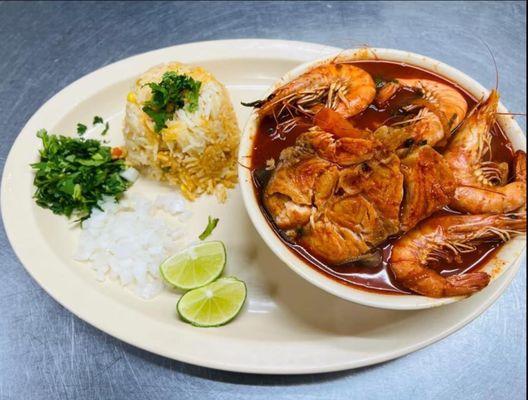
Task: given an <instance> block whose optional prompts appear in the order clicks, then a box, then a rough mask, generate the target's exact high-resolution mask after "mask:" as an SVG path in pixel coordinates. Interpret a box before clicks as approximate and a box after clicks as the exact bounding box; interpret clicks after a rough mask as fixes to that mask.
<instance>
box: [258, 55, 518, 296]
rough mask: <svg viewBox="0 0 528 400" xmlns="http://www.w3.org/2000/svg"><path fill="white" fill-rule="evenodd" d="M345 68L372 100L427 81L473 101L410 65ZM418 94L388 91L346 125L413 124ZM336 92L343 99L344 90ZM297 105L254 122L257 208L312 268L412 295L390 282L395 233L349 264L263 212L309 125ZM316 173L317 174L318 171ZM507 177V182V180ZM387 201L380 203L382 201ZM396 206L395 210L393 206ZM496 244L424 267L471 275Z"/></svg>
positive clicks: (497, 132)
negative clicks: (288, 153) (365, 77)
mask: <svg viewBox="0 0 528 400" xmlns="http://www.w3.org/2000/svg"><path fill="white" fill-rule="evenodd" d="M350 64H351V65H353V66H355V67H359V68H360V69H361V70H363V71H365V72H366V73H368V74H369V75H370V77H371V78H372V82H373V85H375V89H376V95H377V96H379V94H380V91H381V90H382V89H383V90H385V88H389V86H390V83H391V82H398V81H408V82H411V81H420V80H422V81H423V80H427V81H431V82H438V83H441V84H443V85H447V86H449V87H450V88H451V89H453V90H454V91H456V92H457V93H458V94H457V95H458V96H460V97H461V98H463V99H464V100H465V102H466V103H467V109H468V110H472V109H473V108H474V107H475V106H476V104H477V100H476V99H474V98H473V97H471V96H470V95H469V94H468V93H466V92H465V91H464V90H462V89H461V88H460V87H458V86H457V85H455V84H454V83H452V82H449V81H447V80H446V79H444V78H442V77H440V76H438V75H436V74H434V73H432V72H429V71H426V70H423V69H420V68H417V67H414V66H411V65H406V64H402V63H394V62H387V61H381V60H375V61H374V60H372V61H357V62H350ZM420 90H421V89H418V90H409V89H407V88H403V89H402V90H397V91H395V92H394V93H389V95H388V98H387V99H386V100H385V101H384V102H377V101H376V100H372V101H369V102H368V105H367V106H366V107H365V108H364V109H363V110H362V111H361V112H359V113H357V114H355V115H353V116H351V117H349V118H348V121H349V122H350V123H351V126H353V129H357V130H359V131H368V132H375V131H377V130H378V129H379V128H380V127H382V126H384V125H391V127H398V126H400V125H404V124H406V123H407V122H406V121H414V120H416V121H419V120H420V119H422V118H423V115H422V114H421V113H420V111H419V107H415V106H413V104H418V103H417V102H416V101H415V100H416V98H417V93H420ZM336 93H337V92H336ZM342 93H345V95H346V90H344V91H343V92H342ZM342 93H337V94H336V95H335V96H336V97H337V96H341V95H343V94H342ZM330 97H331V94H329V95H328V98H329V99H330ZM268 100H269V99H268ZM303 101H304V100H303ZM329 101H330V100H329ZM299 104H301V105H299ZM299 104H297V105H296V107H289V106H288V105H287V106H282V107H281V108H278V110H277V111H276V112H273V113H271V114H268V115H263V116H261V118H260V119H259V126H258V131H257V135H256V136H255V139H254V143H253V151H252V158H251V166H250V168H251V171H252V176H253V186H254V191H255V196H256V197H257V198H258V201H259V204H260V208H261V210H262V212H263V213H264V215H265V216H266V218H267V220H268V223H269V224H270V226H271V227H272V228H273V230H274V231H275V232H276V234H277V235H278V236H279V237H280V238H281V240H282V241H283V242H284V243H285V244H286V245H287V246H288V248H289V249H290V250H291V251H292V252H294V253H295V254H296V255H297V256H298V257H301V258H302V259H304V260H305V261H306V262H307V263H308V264H309V265H310V266H312V267H313V268H314V269H317V270H319V271H320V272H321V273H324V274H326V275H327V276H330V277H332V278H333V279H335V280H337V281H339V282H341V283H343V284H346V285H353V286H355V287H358V288H361V289H364V290H369V291H381V292H384V293H393V294H411V293H412V292H411V291H410V290H409V289H408V288H406V287H405V286H403V285H402V284H401V283H400V282H399V281H398V280H397V279H396V278H395V276H394V274H393V272H392V271H391V269H390V267H389V266H390V260H391V253H392V249H393V246H394V243H395V242H396V241H397V240H398V239H399V238H400V237H401V235H402V233H400V232H398V231H397V229H389V230H386V231H385V235H384V236H381V238H382V239H383V240H381V239H380V240H378V242H377V243H376V245H375V246H372V248H370V249H368V251H366V253H367V255H366V256H361V257H357V258H355V259H354V261H347V262H335V260H331V259H329V258H328V257H325V256H322V255H321V254H324V253H322V252H317V251H316V252H314V251H312V248H308V247H307V245H306V243H307V242H306V241H305V240H304V241H303V240H302V237H301V239H300V238H299V235H295V234H293V235H292V234H291V229H290V230H288V229H285V228H281V227H279V226H278V225H277V223H276V221H277V219H276V218H275V217H276V215H272V214H271V213H270V211H269V210H270V207H268V206H266V205H265V200H266V199H265V198H264V197H265V195H266V194H265V189H266V187H267V185H268V183H269V180H270V178H271V177H272V175H273V171H274V169H275V167H276V165H277V164H278V163H279V161H280V160H279V157H280V155H281V152H282V151H283V150H285V149H288V148H291V149H295V146H296V143H297V141H298V139H299V137H300V136H301V135H302V134H303V133H305V132H307V131H308V130H309V129H310V128H311V127H313V126H314V115H313V113H310V112H305V111H306V107H304V105H306V104H309V102H304V103H299ZM328 104H329V103H328V102H327V105H328ZM468 112H469V111H468ZM292 121H293V122H292ZM453 122H455V123H456V124H460V122H461V121H460V120H456V119H455V118H451V121H447V123H448V124H449V123H451V124H453ZM454 126H456V125H454ZM454 126H453V128H454ZM351 129H352V128H351ZM491 133H492V141H491V149H492V152H493V156H494V159H495V161H497V162H501V163H508V164H509V167H510V168H509V171H512V169H513V168H512V164H513V154H514V151H513V148H512V146H511V143H510V142H509V140H508V139H507V138H506V136H505V135H504V134H503V132H502V131H501V129H500V127H499V125H498V124H496V123H495V124H494V126H493V128H492V130H491ZM413 140H414V143H413ZM418 141H419V142H421V143H416V140H415V139H409V138H408V139H406V142H404V147H405V146H411V145H413V146H415V145H416V146H417V145H423V144H424V143H425V142H427V141H426V140H423V139H420V140H418ZM447 142H448V140H447V139H445V140H439V141H438V142H437V143H431V146H433V147H434V149H435V150H437V151H438V152H440V153H442V151H443V149H444V148H445V146H446V144H447ZM328 168H333V167H329V166H321V171H326V170H328ZM364 168H368V166H367V167H365V166H364ZM318 173H319V174H322V173H323V172H318ZM510 175H511V172H510ZM509 178H510V179H511V176H510V177H509ZM383 187H385V186H383ZM314 190H315V191H317V190H318V189H317V188H315V189H314ZM339 190H341V189H339ZM400 191H401V190H400ZM385 193H391V192H385ZM400 195H402V194H400ZM315 196H317V195H315ZM389 200H390V199H383V201H389ZM397 207H398V208H399V203H398V206H397ZM299 212H301V211H299ZM401 212H402V211H400V214H401ZM458 214H460V213H459V212H457V211H454V210H452V209H450V208H449V207H448V206H443V207H441V209H438V210H435V211H434V213H433V216H441V215H458ZM396 219H398V216H396ZM295 229H298V228H295ZM500 244H501V242H500V241H499V240H497V241H495V240H490V241H486V242H485V243H479V244H478V245H476V246H474V251H471V252H461V253H460V254H457V255H456V257H449V258H448V259H447V260H446V259H442V260H438V261H436V260H431V261H430V263H429V264H428V267H429V268H432V269H433V270H434V271H436V272H437V273H439V274H440V275H441V276H443V277H449V276H453V275H459V274H464V273H466V272H468V271H476V270H479V269H480V268H482V267H483V266H484V265H485V263H486V262H487V261H488V260H489V259H490V258H491V255H492V253H493V252H494V251H495V250H496V249H497V248H498V247H499V246H500ZM326 246H329V247H330V249H331V248H332V246H333V245H332V242H331V241H328V243H327V244H326Z"/></svg>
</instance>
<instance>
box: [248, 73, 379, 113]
mask: <svg viewBox="0 0 528 400" xmlns="http://www.w3.org/2000/svg"><path fill="white" fill-rule="evenodd" d="M375 95H376V85H375V84H374V80H373V79H372V77H371V76H370V75H369V74H368V73H367V72H366V71H364V70H363V69H361V68H359V67H356V66H354V65H351V64H341V63H329V64H323V65H320V66H318V67H315V68H313V69H311V70H309V71H307V72H305V73H304V74H302V75H300V76H299V77H297V78H295V79H293V80H292V81H291V82H288V83H287V84H285V85H284V86H281V87H280V88H278V89H276V90H275V91H274V92H273V93H272V94H271V95H270V96H269V97H268V98H267V99H266V100H265V101H263V102H255V103H253V104H254V105H256V106H259V107H260V108H259V111H258V112H259V115H260V116H264V115H268V114H272V113H274V114H276V115H278V114H280V113H281V111H283V110H285V109H291V108H293V109H296V110H297V111H300V112H301V113H305V114H314V112H315V111H314V107H315V106H319V107H320V106H321V105H323V106H325V107H327V108H330V109H332V110H334V111H336V112H338V113H339V114H341V115H342V116H344V117H345V118H348V117H351V116H353V115H356V114H358V113H360V112H361V111H363V110H364V109H366V108H367V107H368V106H369V105H370V103H372V101H373V100H374V97H375ZM277 109H279V111H278V112H276V111H277ZM315 110H317V109H315Z"/></svg>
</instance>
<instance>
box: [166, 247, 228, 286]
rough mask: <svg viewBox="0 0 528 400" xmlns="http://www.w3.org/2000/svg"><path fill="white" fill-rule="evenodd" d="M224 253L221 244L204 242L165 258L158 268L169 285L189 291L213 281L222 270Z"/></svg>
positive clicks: (224, 260)
mask: <svg viewBox="0 0 528 400" xmlns="http://www.w3.org/2000/svg"><path fill="white" fill-rule="evenodd" d="M225 263H226V251H225V247H224V244H223V243H222V242H218V241H214V242H205V243H200V244H196V245H194V246H191V247H188V248H186V249H185V250H182V251H180V252H179V253H176V254H174V255H173V256H171V257H169V258H167V259H166V260H165V261H163V262H162V263H161V265H160V267H159V270H160V274H161V276H162V277H163V279H164V280H165V281H166V282H167V283H169V284H170V285H172V286H174V287H176V288H178V289H181V290H190V289H195V288H198V287H200V286H203V285H207V284H208V283H210V282H212V281H214V280H215V279H216V278H218V277H219V276H220V274H221V273H222V271H223V270H224V266H225Z"/></svg>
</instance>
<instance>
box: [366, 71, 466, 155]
mask: <svg viewBox="0 0 528 400" xmlns="http://www.w3.org/2000/svg"><path fill="white" fill-rule="evenodd" d="M402 88H407V89H410V90H412V91H414V92H416V94H417V95H418V97H417V98H416V99H414V100H413V101H412V102H411V104H410V107H408V108H410V109H411V108H416V107H421V109H420V111H419V112H418V114H417V115H416V116H414V117H412V118H410V119H408V120H405V121H400V122H398V123H397V125H404V127H403V129H404V130H406V131H408V132H409V135H408V137H412V138H413V139H414V141H416V142H420V141H427V144H429V145H430V146H434V145H436V144H442V143H443V142H444V141H445V140H446V139H447V138H449V136H450V135H451V131H452V130H453V129H454V128H455V127H456V126H457V125H458V124H459V123H460V122H461V121H462V120H463V119H464V117H465V116H466V112H467V102H466V100H465V99H464V97H463V96H462V95H461V94H460V93H459V92H458V90H456V89H454V88H452V87H451V86H448V85H446V84H443V83H440V82H436V81H432V80H429V79H397V80H395V81H393V82H388V83H387V84H385V85H384V86H383V87H382V88H381V89H380V90H379V92H378V94H377V95H376V103H377V105H378V106H383V104H384V103H386V102H387V101H388V100H389V99H390V98H391V97H392V96H393V95H394V94H395V93H396V92H397V91H398V90H400V89H402ZM393 126H396V124H394V125H393Z"/></svg>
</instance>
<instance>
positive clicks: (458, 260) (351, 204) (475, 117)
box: [249, 60, 526, 297]
mask: <svg viewBox="0 0 528 400" xmlns="http://www.w3.org/2000/svg"><path fill="white" fill-rule="evenodd" d="M497 104H498V93H497V92H496V91H492V92H491V94H490V96H489V98H487V99H475V98H474V97H472V96H471V95H470V94H468V93H467V92H465V91H464V90H463V89H462V88H460V87H459V86H457V85H456V84H454V83H452V82H450V81H448V80H446V79H444V78H442V77H441V76H438V75H436V74H434V73H432V72H429V71H426V70H423V69H420V68H418V67H415V66H411V65H407V64H403V63H394V62H389V61H382V60H369V61H346V62H337V61H334V62H328V63H326V64H322V65H319V66H316V67H314V68H312V69H311V70H309V71H308V72H305V73H304V74H302V75H301V76H299V77H297V78H295V79H293V80H292V81H290V82H288V83H286V84H285V85H283V86H281V87H279V88H278V89H276V90H275V91H274V92H273V93H272V94H271V95H270V96H269V97H268V98H266V99H264V100H261V101H256V102H254V103H251V104H249V105H251V106H253V107H255V108H256V109H257V113H258V117H259V122H258V131H257V134H256V136H255V139H254V143H253V152H252V156H251V166H250V168H251V172H252V176H253V186H254V191H255V196H257V198H258V201H259V204H260V207H261V210H262V212H263V213H264V214H265V216H266V218H267V220H268V222H269V224H270V226H272V228H273V230H274V231H275V232H276V234H277V235H279V236H280V238H281V240H282V241H283V242H284V243H285V244H286V245H287V246H288V247H289V249H290V250H291V251H292V252H294V253H296V254H297V255H298V256H299V257H301V258H303V259H304V260H305V261H306V262H307V263H308V264H309V265H311V266H312V267H313V268H315V269H317V270H319V271H320V272H322V273H324V274H326V275H328V276H330V277H332V278H333V279H335V280H338V281H339V282H341V283H343V284H346V285H353V286H355V287H358V288H362V289H365V290H369V291H381V292H383V293H393V294H414V293H417V294H422V295H425V296H430V297H446V296H456V295H469V294H471V293H474V292H476V291H479V290H481V289H483V288H484V287H485V286H486V285H487V284H488V283H489V280H490V277H489V275H488V274H486V273H485V272H480V270H481V269H482V267H483V266H484V265H485V264H486V262H487V261H488V260H489V259H490V258H491V255H492V254H493V253H494V251H496V250H497V248H498V247H499V246H500V245H501V244H503V243H504V242H505V241H507V240H509V239H510V238H511V237H512V236H514V235H517V234H523V233H524V232H525V230H526V216H525V211H524V210H525V203H526V194H525V191H526V187H525V185H526V183H525V167H526V155H525V153H524V152H523V151H517V152H515V151H514V149H513V147H512V145H511V143H510V141H509V140H508V138H507V137H506V136H505V135H504V133H503V132H502V130H501V128H500V126H499V125H498V123H496V121H495V115H496V108H497Z"/></svg>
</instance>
